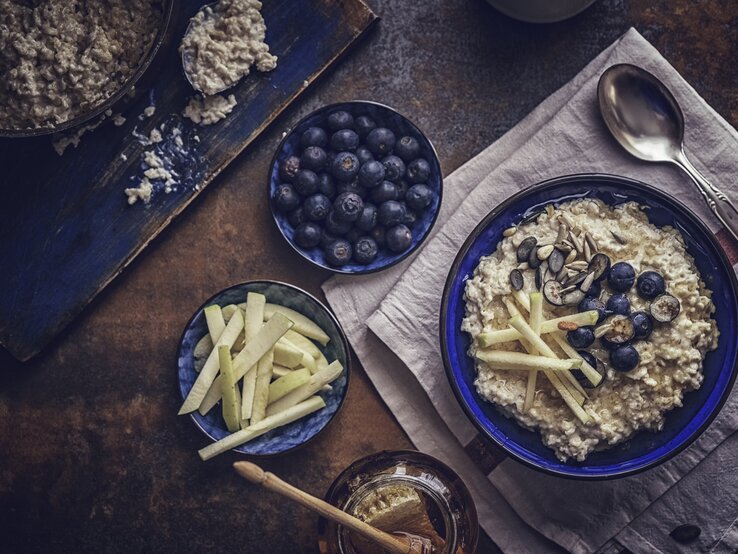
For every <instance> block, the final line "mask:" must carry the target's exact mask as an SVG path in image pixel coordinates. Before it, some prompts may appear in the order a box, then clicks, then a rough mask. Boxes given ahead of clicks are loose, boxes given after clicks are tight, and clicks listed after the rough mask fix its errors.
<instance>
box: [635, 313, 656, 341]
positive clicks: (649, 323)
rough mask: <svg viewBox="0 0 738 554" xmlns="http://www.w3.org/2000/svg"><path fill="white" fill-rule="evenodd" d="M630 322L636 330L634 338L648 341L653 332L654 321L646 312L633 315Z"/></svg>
mask: <svg viewBox="0 0 738 554" xmlns="http://www.w3.org/2000/svg"><path fill="white" fill-rule="evenodd" d="M630 320H631V321H632V322H633V327H634V328H635V335H633V338H636V339H638V340H643V339H647V338H648V337H649V336H650V335H651V332H652V331H653V319H651V316H650V315H648V314H647V313H646V312H635V313H633V314H631V316H630Z"/></svg>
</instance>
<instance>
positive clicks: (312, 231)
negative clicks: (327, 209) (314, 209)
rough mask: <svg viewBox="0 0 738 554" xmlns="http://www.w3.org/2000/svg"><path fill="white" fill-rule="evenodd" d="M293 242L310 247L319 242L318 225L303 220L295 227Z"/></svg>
mask: <svg viewBox="0 0 738 554" xmlns="http://www.w3.org/2000/svg"><path fill="white" fill-rule="evenodd" d="M295 242H296V243H297V245H298V246H302V247H303V248H312V247H313V246H318V244H320V227H318V226H317V225H316V224H315V223H310V222H309V221H305V222H304V223H300V224H299V225H298V226H297V228H296V229H295Z"/></svg>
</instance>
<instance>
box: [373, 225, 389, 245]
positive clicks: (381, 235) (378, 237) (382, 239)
mask: <svg viewBox="0 0 738 554" xmlns="http://www.w3.org/2000/svg"><path fill="white" fill-rule="evenodd" d="M369 235H370V236H371V237H372V238H373V239H374V240H375V241H376V243H377V244H378V245H379V246H384V245H385V244H387V236H386V235H387V231H386V230H385V228H384V227H382V226H379V225H378V226H377V227H375V228H374V229H372V230H371V232H370V233H369Z"/></svg>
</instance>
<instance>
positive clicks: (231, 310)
mask: <svg viewBox="0 0 738 554" xmlns="http://www.w3.org/2000/svg"><path fill="white" fill-rule="evenodd" d="M220 311H221V313H222V314H223V319H224V320H225V322H226V323H228V322H229V321H230V320H231V318H232V317H233V314H235V313H236V312H237V311H238V306H236V305H235V304H228V305H227V306H223V308H221V310H220Z"/></svg>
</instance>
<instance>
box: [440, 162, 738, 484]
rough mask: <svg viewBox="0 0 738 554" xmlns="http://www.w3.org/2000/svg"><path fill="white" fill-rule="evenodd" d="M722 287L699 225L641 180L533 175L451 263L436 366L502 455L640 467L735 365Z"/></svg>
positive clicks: (726, 389)
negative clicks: (440, 363)
mask: <svg viewBox="0 0 738 554" xmlns="http://www.w3.org/2000/svg"><path fill="white" fill-rule="evenodd" d="M737 291H738V284H737V283H736V277H735V273H734V271H733V269H732V267H731V264H730V263H729V261H728V260H727V258H726V256H725V254H724V252H723V251H722V249H721V248H720V246H719V245H718V243H717V241H716V239H715V237H714V235H713V234H712V233H711V232H710V231H709V230H708V229H707V228H706V227H705V225H704V224H703V223H702V222H700V221H699V220H698V219H697V218H696V217H695V216H694V215H693V214H692V213H691V212H690V211H689V210H688V209H687V208H685V207H684V206H682V205H681V204H680V203H678V202H677V201H676V200H674V199H673V198H671V197H670V196H668V195H667V194H665V193H663V192H661V191H659V190H657V189H655V188H653V187H650V186H648V185H646V184H643V183H640V182H638V181H634V180H631V179H626V178H622V177H615V176H609V175H576V176H568V177H560V178H556V179H553V180H550V181H546V182H544V183H541V184H539V185H536V186H534V187H531V188H529V189H526V190H524V191H521V192H520V193H518V194H517V195H515V196H513V197H511V198H510V199H508V200H507V201H505V202H504V203H502V204H501V205H500V206H498V207H497V208H495V209H494V210H493V211H492V212H491V213H490V214H489V215H488V216H487V217H486V218H485V219H484V220H483V221H482V222H481V223H480V224H479V225H478V226H477V228H476V229H475V230H474V231H473V232H472V234H471V235H470V236H469V238H468V239H467V240H466V242H465V243H464V245H463V246H462V248H461V250H460V252H459V254H458V256H457V258H456V260H455V261H454V264H453V266H452V267H451V270H450V273H449V276H448V279H447V282H446V288H445V290H444V295H443V304H442V309H441V322H440V323H441V346H442V351H443V358H444V363H445V366H446V372H447V375H448V378H449V381H450V383H451V386H452V388H453V390H454V393H455V394H456V396H457V398H458V400H459V402H460V404H461V406H462V407H463V409H464V410H465V411H466V413H467V415H468V416H469V417H470V419H471V420H472V422H473V423H474V424H475V425H476V426H477V427H478V428H479V430H480V431H481V432H482V433H483V434H484V435H486V436H487V437H488V438H490V439H491V440H493V441H494V442H496V443H497V444H498V445H499V446H501V447H502V448H503V449H504V450H505V451H506V452H507V454H509V455H510V456H511V457H513V458H515V459H517V460H519V461H521V462H523V463H525V464H527V465H529V466H532V467H534V468H536V469H539V470H542V471H545V472H548V473H552V474H555V475H559V476H564V477H573V478H583V479H603V478H604V479H606V478H614V477H622V476H625V475H630V474H633V473H637V472H639V471H643V470H646V469H648V468H651V467H654V466H655V465H658V464H659V463H661V462H663V461H665V460H667V459H669V458H670V457H672V456H674V455H675V454H677V453H678V452H680V451H681V450H683V449H684V448H686V447H687V446H688V445H689V444H690V443H691V442H692V441H694V440H695V439H696V438H697V437H698V436H699V435H700V434H701V433H702V431H704V429H705V428H706V427H707V426H708V425H709V424H710V422H711V421H712V420H713V419H714V417H715V416H716V415H717V413H718V412H719V410H720V408H721V407H722V405H723V403H724V402H725V400H726V399H727V397H728V394H729V393H730V390H731V388H732V385H733V382H734V380H735V377H736V371H737V369H736V364H737V359H738V353H737V350H738V344H737V343H738V341H737V339H736V332H735V329H736V321H737V320H738V292H737Z"/></svg>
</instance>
